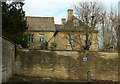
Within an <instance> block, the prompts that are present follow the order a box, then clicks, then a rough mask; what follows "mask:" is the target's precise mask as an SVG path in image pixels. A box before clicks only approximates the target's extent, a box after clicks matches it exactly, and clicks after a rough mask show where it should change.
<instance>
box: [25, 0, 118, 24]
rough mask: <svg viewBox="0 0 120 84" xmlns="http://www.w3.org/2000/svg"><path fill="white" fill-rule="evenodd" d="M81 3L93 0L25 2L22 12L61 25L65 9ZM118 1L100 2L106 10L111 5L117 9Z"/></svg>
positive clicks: (26, 0) (39, 0) (31, 0)
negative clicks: (52, 19)
mask: <svg viewBox="0 0 120 84" xmlns="http://www.w3.org/2000/svg"><path fill="white" fill-rule="evenodd" d="M81 1H82V2H84V1H93V0H25V2H24V3H25V5H24V10H25V12H26V16H39V17H54V20H55V24H61V18H63V17H64V18H67V9H71V8H72V9H73V5H74V4H77V3H78V2H81ZM99 1H100V0H99ZM118 1H119V0H109V1H108V0H104V2H103V1H102V2H103V4H104V5H105V6H106V8H107V7H110V6H111V5H113V6H116V7H117V5H118ZM100 2H101V1H100Z"/></svg>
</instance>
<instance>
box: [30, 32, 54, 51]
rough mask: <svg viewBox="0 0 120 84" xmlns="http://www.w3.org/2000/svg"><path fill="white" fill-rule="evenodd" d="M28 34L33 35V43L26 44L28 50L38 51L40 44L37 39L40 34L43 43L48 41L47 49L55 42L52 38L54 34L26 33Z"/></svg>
mask: <svg viewBox="0 0 120 84" xmlns="http://www.w3.org/2000/svg"><path fill="white" fill-rule="evenodd" d="M28 34H33V35H34V39H33V42H28V48H30V49H40V45H41V43H42V42H40V38H39V35H40V34H43V35H44V41H47V42H48V41H49V42H48V48H50V44H51V43H53V42H54V41H55V40H54V37H53V34H54V32H28ZM52 37H53V38H52ZM51 38H52V39H51ZM50 39H51V40H50Z"/></svg>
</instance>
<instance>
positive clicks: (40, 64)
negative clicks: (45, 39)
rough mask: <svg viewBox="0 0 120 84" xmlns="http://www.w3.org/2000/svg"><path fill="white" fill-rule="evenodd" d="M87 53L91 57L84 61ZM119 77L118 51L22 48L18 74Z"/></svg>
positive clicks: (96, 77)
mask: <svg viewBox="0 0 120 84" xmlns="http://www.w3.org/2000/svg"><path fill="white" fill-rule="evenodd" d="M83 57H87V61H83ZM88 71H91V74H92V79H98V80H118V53H107V52H78V51H50V50H28V49H19V50H18V51H17V57H16V74H18V75H24V76H31V77H52V78H59V79H79V80H80V81H87V72H88Z"/></svg>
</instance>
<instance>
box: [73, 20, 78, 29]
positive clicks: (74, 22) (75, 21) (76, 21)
mask: <svg viewBox="0 0 120 84" xmlns="http://www.w3.org/2000/svg"><path fill="white" fill-rule="evenodd" d="M73 25H74V26H75V27H77V26H79V25H80V24H79V20H78V19H73Z"/></svg>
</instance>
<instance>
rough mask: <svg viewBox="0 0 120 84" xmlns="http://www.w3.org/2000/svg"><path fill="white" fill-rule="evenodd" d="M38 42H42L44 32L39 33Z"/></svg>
mask: <svg viewBox="0 0 120 84" xmlns="http://www.w3.org/2000/svg"><path fill="white" fill-rule="evenodd" d="M39 42H44V34H39Z"/></svg>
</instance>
